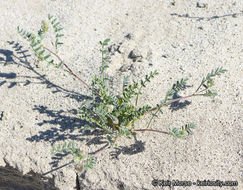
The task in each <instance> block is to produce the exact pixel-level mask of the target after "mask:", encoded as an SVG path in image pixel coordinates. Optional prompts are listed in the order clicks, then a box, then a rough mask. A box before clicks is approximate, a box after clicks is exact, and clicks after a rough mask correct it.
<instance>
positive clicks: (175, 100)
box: [145, 94, 203, 114]
mask: <svg viewBox="0 0 243 190" xmlns="http://www.w3.org/2000/svg"><path fill="white" fill-rule="evenodd" d="M202 95H203V94H191V95H188V96H184V97H180V98H176V99H173V100H170V101H168V102H166V103H165V104H172V103H174V102H177V101H180V100H183V99H187V98H190V97H193V96H202ZM157 109H158V107H154V108H152V109H151V110H149V111H148V112H146V113H145V114H147V113H150V112H153V111H155V110H157Z"/></svg>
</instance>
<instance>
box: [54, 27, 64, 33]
mask: <svg viewBox="0 0 243 190" xmlns="http://www.w3.org/2000/svg"><path fill="white" fill-rule="evenodd" d="M61 30H63V28H55V32H59V31H61Z"/></svg>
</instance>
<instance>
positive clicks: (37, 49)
mask: <svg viewBox="0 0 243 190" xmlns="http://www.w3.org/2000/svg"><path fill="white" fill-rule="evenodd" d="M41 48H42V47H41V46H39V47H38V48H36V49H34V51H35V52H37V51H39V50H40V49H41Z"/></svg>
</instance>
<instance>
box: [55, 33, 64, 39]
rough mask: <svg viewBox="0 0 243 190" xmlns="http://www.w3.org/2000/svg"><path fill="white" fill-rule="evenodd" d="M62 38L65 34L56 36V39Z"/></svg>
mask: <svg viewBox="0 0 243 190" xmlns="http://www.w3.org/2000/svg"><path fill="white" fill-rule="evenodd" d="M62 36H64V34H56V38H60V37H62Z"/></svg>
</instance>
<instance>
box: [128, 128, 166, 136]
mask: <svg viewBox="0 0 243 190" xmlns="http://www.w3.org/2000/svg"><path fill="white" fill-rule="evenodd" d="M145 131H150V132H156V133H163V134H166V135H169V133H168V132H165V131H160V130H155V129H135V130H133V132H145Z"/></svg>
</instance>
